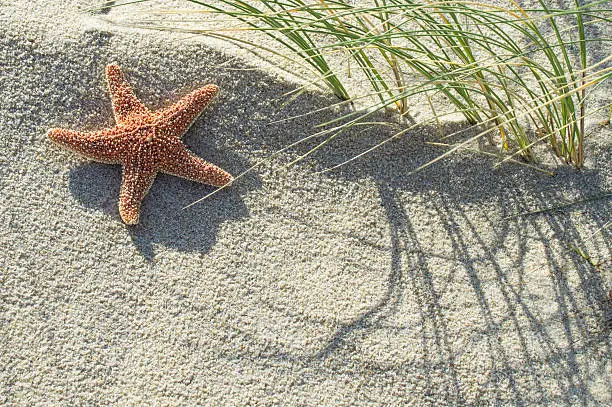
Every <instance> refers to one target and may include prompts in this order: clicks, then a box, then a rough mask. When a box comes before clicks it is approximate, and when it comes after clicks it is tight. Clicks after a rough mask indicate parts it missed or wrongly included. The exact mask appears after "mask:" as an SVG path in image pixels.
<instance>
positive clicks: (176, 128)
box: [156, 85, 219, 137]
mask: <svg viewBox="0 0 612 407" xmlns="http://www.w3.org/2000/svg"><path fill="white" fill-rule="evenodd" d="M217 93H219V88H218V87H217V85H206V86H204V87H201V88H199V89H196V90H194V91H193V92H191V93H190V94H188V95H186V96H184V97H183V98H182V99H181V100H179V101H178V102H176V103H175V104H173V105H172V106H170V107H168V108H166V109H164V110H162V111H160V112H159V113H157V115H156V118H157V119H158V120H159V123H160V128H162V129H163V130H164V131H165V132H166V133H168V134H174V135H177V136H178V137H182V136H183V134H185V133H186V132H187V130H188V129H189V127H190V126H191V125H192V124H193V121H194V120H195V119H197V118H198V116H199V115H200V114H201V113H202V111H203V110H204V108H206V106H208V104H209V103H210V102H211V101H212V100H213V99H214V98H215V96H216V95H217Z"/></svg>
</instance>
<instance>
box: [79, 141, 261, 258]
mask: <svg viewBox="0 0 612 407" xmlns="http://www.w3.org/2000/svg"><path fill="white" fill-rule="evenodd" d="M200 150H203V149H202V148H197V147H195V148H192V151H194V152H195V153H199V151H200ZM207 151H208V153H207V154H203V155H205V156H206V158H207V159H210V161H211V162H214V163H215V164H219V165H220V166H225V167H226V168H232V169H237V170H241V169H243V168H246V167H247V165H248V163H247V162H245V161H244V160H243V159H242V158H241V157H239V156H237V155H231V154H225V153H224V154H223V156H221V155H217V154H215V153H214V151H213V152H212V153H211V151H210V150H207ZM259 185H260V179H259V177H258V176H257V175H256V174H249V176H247V177H245V178H243V179H241V180H240V182H239V183H236V184H235V185H233V186H232V187H231V188H228V189H226V190H224V191H220V192H219V193H217V194H215V195H213V196H211V197H209V198H208V199H206V200H204V201H202V202H200V203H198V204H196V205H194V206H192V207H190V208H187V209H183V208H184V207H185V206H187V205H189V204H191V203H193V202H195V201H197V200H198V199H200V198H202V197H203V196H206V195H208V194H209V193H210V192H213V191H214V190H215V188H214V187H211V186H208V185H204V184H200V183H197V182H193V181H189V180H185V179H182V178H178V177H173V176H170V175H166V174H159V175H158V176H157V179H156V180H155V182H154V183H153V186H152V187H151V190H150V191H149V193H148V195H147V196H146V197H145V199H144V201H143V203H142V206H141V215H140V222H139V224H138V225H136V226H126V227H128V228H129V233H130V237H131V238H132V241H133V242H134V244H135V246H136V247H137V249H138V251H139V252H140V253H141V254H142V255H143V256H144V257H145V258H147V259H149V260H150V259H152V258H153V257H154V250H153V247H154V245H156V244H158V245H163V246H168V247H173V248H175V249H177V250H180V251H185V252H191V251H201V252H203V253H204V252H207V251H208V250H209V249H210V248H211V247H212V246H213V244H214V243H215V241H216V234H217V230H218V229H219V227H220V225H221V224H222V223H223V222H225V221H227V220H230V219H239V218H243V217H246V216H248V213H249V212H248V209H247V207H246V205H245V204H244V202H243V201H242V199H241V196H242V195H243V194H244V193H246V192H247V191H248V190H250V189H252V188H257V187H258V186H259ZM120 187H121V167H120V166H119V165H106V164H100V163H96V162H92V163H88V164H85V165H82V166H79V167H76V168H75V169H73V170H72V171H70V191H71V193H72V194H73V196H75V197H76V198H77V199H78V200H79V201H80V202H81V204H83V205H84V206H85V207H88V208H92V209H95V210H102V211H103V212H105V213H107V214H108V215H109V216H112V217H114V218H116V219H117V222H121V220H120V217H119V210H118V199H119V190H120Z"/></svg>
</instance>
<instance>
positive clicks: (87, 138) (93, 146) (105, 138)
mask: <svg viewBox="0 0 612 407" xmlns="http://www.w3.org/2000/svg"><path fill="white" fill-rule="evenodd" d="M47 136H48V137H49V138H50V139H51V140H53V141H54V142H56V143H57V144H59V145H61V146H63V147H65V148H67V149H69V150H72V151H74V152H75V153H78V154H81V155H83V156H85V157H87V158H90V159H92V160H94V161H100V162H103V163H109V164H118V163H120V162H121V159H120V155H121V139H122V134H121V133H119V132H115V131H113V130H112V129H106V130H101V131H94V132H80V131H73V130H66V129H50V130H49V131H48V132H47Z"/></svg>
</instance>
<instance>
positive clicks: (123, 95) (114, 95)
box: [106, 65, 150, 124]
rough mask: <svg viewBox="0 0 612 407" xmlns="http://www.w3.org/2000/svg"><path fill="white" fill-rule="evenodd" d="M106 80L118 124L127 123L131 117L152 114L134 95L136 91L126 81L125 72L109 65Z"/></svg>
mask: <svg viewBox="0 0 612 407" xmlns="http://www.w3.org/2000/svg"><path fill="white" fill-rule="evenodd" d="M106 78H107V80H108V90H109V92H110V95H111V100H112V102H113V111H114V113H115V120H116V121H117V124H125V123H127V122H128V121H129V120H128V119H129V117H130V116H131V115H144V114H149V113H150V112H149V109H147V108H146V107H145V106H144V105H143V104H142V103H141V102H140V100H138V98H137V97H136V95H134V91H133V90H132V88H131V86H130V85H129V84H128V83H127V81H126V80H125V77H124V76H123V72H121V69H119V67H118V66H117V65H108V66H107V67H106Z"/></svg>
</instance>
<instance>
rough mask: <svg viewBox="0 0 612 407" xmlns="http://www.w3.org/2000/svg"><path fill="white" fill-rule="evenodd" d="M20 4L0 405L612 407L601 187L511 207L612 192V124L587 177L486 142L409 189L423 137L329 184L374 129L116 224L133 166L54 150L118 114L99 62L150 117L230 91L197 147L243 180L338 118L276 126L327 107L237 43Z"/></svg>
mask: <svg viewBox="0 0 612 407" xmlns="http://www.w3.org/2000/svg"><path fill="white" fill-rule="evenodd" d="M6 3H7V2H2V3H1V5H0V171H1V172H0V174H1V175H0V191H1V192H0V248H1V249H0V250H1V251H0V341H1V342H0V404H2V405H7V406H12V405H18V406H43V405H44V406H51V405H52V406H81V405H95V406H106V405H118V406H136V405H143V406H158V405H159V406H193V405H211V406H242V405H261V406H272V405H283V406H366V405H368V406H374V405H389V406H398V405H415V406H429V405H431V406H434V405H435V406H455V405H496V406H500V405H509V406H514V405H516V406H531V405H533V406H557V405H559V406H577V405H580V406H605V405H610V403H612V396H611V392H610V389H611V388H612V383H611V382H612V362H611V358H610V356H609V355H610V329H611V328H612V305H611V303H610V301H607V300H606V298H607V297H606V296H607V295H608V291H609V290H610V288H611V287H612V270H611V267H610V258H611V257H612V247H611V244H610V242H611V241H612V240H611V239H610V229H609V228H608V229H603V230H601V228H602V227H604V226H605V225H606V224H607V222H610V199H609V198H608V199H598V200H595V201H590V202H588V203H583V204H577V205H572V206H568V207H565V208H563V209H561V210H558V211H553V212H547V213H543V214H534V215H527V216H518V217H516V216H514V215H516V214H517V213H522V212H528V211H535V210H539V209H544V208H548V207H550V206H554V205H558V204H560V203H563V202H567V201H573V200H580V199H585V198H589V197H593V196H599V195H602V194H605V193H609V191H610V190H611V189H612V184H611V181H612V177H611V174H612V168H611V166H610V165H609V163H610V160H611V158H612V147H611V146H612V137H611V135H610V129H609V127H601V126H599V127H598V126H597V125H596V124H593V123H591V129H592V132H593V133H592V134H593V136H592V137H591V139H590V140H589V142H588V144H587V162H586V166H585V168H584V169H583V170H582V171H575V170H573V169H572V168H571V167H568V166H563V165H556V164H551V166H549V168H551V169H553V170H554V171H555V172H556V175H554V176H548V175H545V174H542V173H540V172H537V171H535V170H532V169H529V168H526V167H523V166H518V165H507V166H503V167H501V168H500V169H498V170H493V169H492V165H493V164H494V161H492V160H489V159H487V158H485V157H483V156H481V155H479V154H475V153H461V154H457V155H454V156H452V157H450V158H449V159H446V160H444V161H442V162H440V163H438V164H436V165H434V166H432V167H430V168H428V169H427V170H425V171H422V172H419V173H417V174H414V175H411V174H410V171H411V170H412V169H414V168H416V167H417V166H419V165H420V164H423V163H425V162H427V161H428V160H430V159H432V158H434V157H436V156H437V155H439V154H441V153H442V152H444V150H443V149H440V148H439V147H435V146H432V145H429V144H425V143H424V142H425V141H427V140H436V137H437V136H436V129H432V128H427V127H421V128H418V129H417V130H415V131H414V132H411V133H409V135H408V136H407V137H404V138H403V139H400V140H398V141H395V142H392V143H388V144H386V145H385V147H383V148H381V149H379V150H377V151H376V152H374V153H372V154H370V155H369V156H367V157H364V158H363V159H360V160H357V161H355V162H353V163H351V164H349V165H347V166H344V167H341V168H340V169H338V170H335V171H332V172H329V173H324V174H321V173H318V171H320V170H322V169H325V168H329V167H331V166H333V165H334V164H337V163H339V162H342V161H343V160H345V159H347V158H349V157H351V156H354V155H355V154H357V153H359V152H361V151H363V150H364V149H366V148H367V147H369V146H371V145H373V144H374V143H376V142H378V141H380V140H382V139H383V137H384V136H385V134H383V133H382V132H381V131H372V132H370V133H357V132H355V133H349V134H348V135H347V136H346V137H343V138H341V139H340V140H338V141H337V142H335V143H334V144H333V145H332V146H330V147H329V148H327V149H324V150H322V151H320V152H319V153H317V154H316V155H314V156H313V157H311V158H310V159H308V160H304V161H303V162H301V163H299V164H298V165H296V166H294V167H291V168H290V169H288V170H285V169H282V168H283V164H285V163H287V162H289V161H290V160H292V159H294V158H296V157H297V155H298V154H299V153H300V152H304V151H305V147H303V148H301V149H300V148H298V149H296V150H291V151H288V152H286V153H283V154H281V155H279V156H278V157H277V158H274V159H273V160H271V161H270V162H268V163H267V164H264V165H262V166H261V167H258V168H257V169H256V170H254V171H252V172H251V173H249V174H248V175H247V176H245V177H244V178H242V179H241V180H240V181H239V182H237V183H236V184H235V185H234V186H232V187H231V188H230V189H227V190H224V191H221V192H219V193H217V194H216V195H214V196H212V197H211V198H209V199H207V200H205V201H203V202H201V203H200V204H198V205H196V206H193V207H191V208H189V209H187V210H182V208H183V207H184V206H186V205H188V204H190V203H192V202H193V201H195V200H197V199H199V198H201V197H202V196H205V195H206V194H208V193H209V192H211V191H212V190H213V189H212V188H210V187H207V186H203V185H199V184H196V183H193V182H190V181H187V180H183V179H179V178H176V177H171V176H165V175H161V176H159V177H158V179H157V180H156V182H155V184H154V185H153V187H152V189H151V191H150V193H149V195H148V196H147V198H146V200H145V202H144V204H143V208H142V215H141V222H140V224H139V225H138V226H136V227H127V226H125V225H124V224H122V222H121V220H120V218H119V215H118V210H117V199H118V193H119V187H120V181H121V173H120V167H118V166H110V165H104V164H99V163H92V162H89V161H88V160H85V159H83V158H80V157H78V156H76V155H75V154H73V153H71V152H69V151H66V150H62V149H60V148H58V147H57V146H55V145H53V144H52V143H51V142H50V141H49V140H47V139H46V137H45V132H46V130H47V129H48V128H50V127H65V128H71V129H80V130H93V129H99V128H102V127H106V126H112V125H113V119H112V110H111V106H110V101H109V97H108V94H107V92H106V83H105V78H104V66H105V65H106V64H108V63H112V62H116V63H118V64H119V65H120V66H121V67H122V68H123V69H124V71H125V72H126V75H127V77H128V80H129V81H130V82H131V83H132V84H133V86H134V88H135V89H136V93H137V95H139V97H140V98H141V99H142V100H143V101H144V102H145V103H146V104H147V105H148V106H150V107H152V108H159V107H163V106H166V105H168V104H169V103H171V102H172V101H175V100H177V99H178V98H179V97H181V96H182V95H184V94H185V93H187V92H188V91H190V90H191V89H194V88H196V87H198V86H201V85H203V84H206V83H209V82H214V83H216V84H217V85H219V86H220V87H221V89H222V93H221V95H220V97H219V98H218V99H217V101H216V102H215V104H214V105H213V106H211V107H210V108H209V109H207V111H205V113H204V114H203V115H202V116H201V118H200V119H199V120H198V121H197V122H196V123H195V124H194V126H193V127H192V128H191V130H190V131H189V133H188V134H187V135H186V137H185V142H186V144H187V145H188V147H189V148H191V149H192V150H193V151H194V152H195V153H197V154H198V155H200V156H202V157H204V158H206V159H208V160H210V161H211V162H213V163H215V164H218V165H220V166H222V167H223V168H225V169H227V170H229V171H230V172H232V173H234V174H238V173H240V172H242V171H244V170H245V169H247V168H249V167H250V166H252V165H253V164H255V163H256V162H257V161H258V160H260V159H262V158H264V157H267V156H269V155H270V154H271V153H273V152H274V151H276V150H277V149H279V148H281V147H283V146H286V145H287V144H289V143H291V142H293V141H295V140H298V139H300V138H302V137H305V136H307V135H309V134H312V133H313V131H314V126H315V125H316V124H317V123H319V122H320V121H322V120H325V119H326V118H331V117H334V114H333V113H327V114H319V115H316V116H315V117H312V116H303V117H300V118H298V119H295V120H289V121H286V122H282V123H274V121H276V120H279V119H283V118H286V117H290V116H296V115H301V114H304V113H306V112H309V111H312V110H315V109H318V108H322V107H325V106H327V105H329V104H330V103H334V102H335V99H334V97H333V96H331V95H329V94H327V93H324V92H319V91H316V90H313V91H312V92H308V93H305V94H303V95H301V96H300V97H299V98H297V99H296V100H295V101H294V102H292V103H289V104H286V103H285V102H286V99H284V98H283V97H282V94H283V93H285V92H288V91H290V90H293V89H296V88H297V87H299V86H300V83H299V81H298V80H297V79H296V80H293V79H291V78H288V77H287V75H285V74H283V73H282V72H281V73H278V72H271V71H270V70H269V69H260V68H258V67H261V65H260V62H257V61H255V59H253V60H249V58H250V57H249V54H248V53H242V54H240V58H238V59H237V58H236V54H235V53H234V54H233V53H232V52H230V50H228V49H227V48H224V47H223V46H222V45H220V44H219V43H218V42H215V41H209V40H207V39H206V38H202V37H199V38H187V37H186V36H184V35H180V34H171V33H167V32H154V31H145V30H136V29H127V28H124V27H118V26H115V25H112V24H109V23H108V22H105V21H104V20H103V19H102V18H101V17H103V16H101V15H95V14H88V13H85V12H84V10H85V9H86V8H87V7H89V6H90V5H91V3H90V2H87V1H71V2H58V1H50V0H36V1H29V0H18V1H11V2H9V3H10V4H6ZM112 13H117V11H112ZM106 17H107V16H106ZM106 17H105V18H106ZM253 58H254V57H253ZM251 67H255V68H256V69H246V68H251ZM604 94H605V93H604ZM598 103H601V101H599V102H598ZM415 114H418V112H415ZM457 125H458V124H453V123H448V124H446V125H445V131H448V132H450V131H451V130H452V129H453V128H454V126H457ZM572 245H573V246H575V247H577V248H580V249H581V250H582V251H584V252H585V253H588V255H589V256H590V258H591V262H588V261H586V260H585V259H584V258H583V257H581V256H580V255H578V254H577V253H576V252H575V251H574V250H572ZM591 263H592V264H591Z"/></svg>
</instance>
